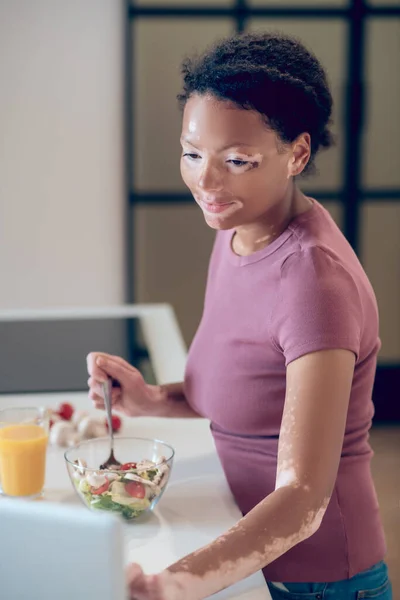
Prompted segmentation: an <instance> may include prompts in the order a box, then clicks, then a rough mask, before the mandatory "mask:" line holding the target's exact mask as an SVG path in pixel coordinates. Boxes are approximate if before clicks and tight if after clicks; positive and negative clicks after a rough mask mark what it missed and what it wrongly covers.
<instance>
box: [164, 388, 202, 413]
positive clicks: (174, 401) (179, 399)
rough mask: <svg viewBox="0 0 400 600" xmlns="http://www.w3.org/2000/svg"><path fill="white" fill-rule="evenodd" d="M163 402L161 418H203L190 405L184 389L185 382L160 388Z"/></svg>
mask: <svg viewBox="0 0 400 600" xmlns="http://www.w3.org/2000/svg"><path fill="white" fill-rule="evenodd" d="M158 388H159V392H160V394H161V397H162V399H163V400H162V401H161V403H160V405H159V407H160V411H159V413H160V414H159V415H157V416H160V417H172V418H189V419H195V418H199V419H200V418H202V417H201V415H199V414H198V413H197V412H195V411H194V410H193V409H192V408H191V407H190V406H189V404H188V402H187V400H186V396H185V392H184V388H183V382H182V381H181V382H179V383H167V384H164V385H160V386H158Z"/></svg>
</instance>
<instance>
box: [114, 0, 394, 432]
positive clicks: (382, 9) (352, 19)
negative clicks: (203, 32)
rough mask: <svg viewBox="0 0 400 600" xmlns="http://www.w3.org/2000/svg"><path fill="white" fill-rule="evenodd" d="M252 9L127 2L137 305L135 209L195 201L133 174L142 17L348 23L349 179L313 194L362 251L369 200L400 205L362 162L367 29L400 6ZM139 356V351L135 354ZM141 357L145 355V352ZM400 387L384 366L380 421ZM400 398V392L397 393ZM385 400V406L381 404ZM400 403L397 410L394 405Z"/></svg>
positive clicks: (239, 25) (130, 279)
mask: <svg viewBox="0 0 400 600" xmlns="http://www.w3.org/2000/svg"><path fill="white" fill-rule="evenodd" d="M265 5H266V6H265V7H253V6H250V4H249V2H248V0H233V2H232V6H222V7H221V6H220V7H218V6H207V7H204V6H201V2H200V0H199V3H198V5H197V6H192V5H188V6H174V5H173V0H171V5H170V6H158V5H153V6H145V5H143V6H137V5H136V4H135V2H134V0H131V1H129V0H126V17H127V29H126V38H127V52H126V65H127V69H126V76H127V80H128V81H127V93H126V106H127V110H126V124H127V140H126V150H127V180H128V184H129V186H131V187H128V191H127V203H128V209H129V213H128V219H127V220H128V221H129V223H128V225H127V236H128V240H127V253H128V256H127V286H128V292H127V299H128V301H129V302H134V301H135V293H134V291H135V290H134V236H133V233H134V232H133V228H134V208H135V206H136V205H138V204H152V203H156V204H168V203H177V202H182V203H186V202H192V197H191V196H190V194H185V193H182V192H180V191H179V192H177V193H172V192H166V193H162V192H160V193H144V192H136V190H135V187H134V183H133V182H134V176H133V172H132V169H133V147H134V144H133V139H132V137H131V136H133V131H134V129H133V118H132V109H133V103H134V94H133V68H134V55H133V35H132V24H133V23H134V22H135V20H136V19H151V18H157V17H158V18H159V17H164V18H166V19H169V18H172V19H179V18H189V17H192V18H197V19H199V18H207V19H219V18H232V19H234V22H235V25H236V31H237V32H243V31H245V29H246V23H247V20H248V19H249V18H257V17H268V18H269V19H271V20H272V19H275V18H280V19H284V18H288V19H290V18H298V19H308V20H311V19H319V20H329V19H338V18H340V19H343V20H344V21H345V22H346V23H347V24H348V39H347V67H346V69H347V70H346V74H345V81H346V85H345V98H344V101H345V123H344V137H345V145H344V153H343V169H342V173H343V181H342V185H341V186H340V187H339V189H337V190H335V191H333V192H331V191H329V192H326V191H323V190H321V191H313V192H312V195H313V196H314V197H315V198H317V199H318V200H322V201H324V202H329V201H332V200H337V201H338V202H340V203H341V206H342V209H343V229H344V233H345V235H346V237H347V239H348V240H349V242H350V244H351V245H352V247H353V248H354V250H355V251H356V252H357V253H358V252H359V250H360V216H361V207H362V204H363V202H365V201H367V200H374V199H375V200H386V201H391V202H400V188H399V189H397V188H395V189H387V188H386V189H378V188H376V189H364V187H363V185H362V163H363V147H362V134H363V127H364V114H365V102H366V97H365V83H364V66H365V30H366V22H367V19H369V18H386V19H387V18H390V17H400V6H398V7H397V6H374V5H372V4H369V3H368V2H367V1H366V0H348V5H347V6H346V7H335V6H323V7H310V6H306V5H305V6H301V7H298V6H296V7H293V6H290V5H288V6H285V7H275V6H274V7H271V6H268V0H265ZM130 339H131V342H132V348H135V344H134V334H132V335H131V338H130ZM133 354H135V352H134V351H133ZM139 354H140V351H139ZM394 386H395V387H397V390H399V389H400V364H395V365H384V364H380V365H378V369H377V377H376V384H375V405H376V420H389V419H396V420H400V405H398V403H393V406H392V405H391V406H390V407H389V408H388V404H387V403H386V404H385V403H384V402H383V400H384V399H385V397H389V396H393V394H394V395H396V392H395V390H394V389H393V387H394ZM397 395H398V391H397ZM381 400H382V403H380V401H381ZM394 404H396V406H395V405H394Z"/></svg>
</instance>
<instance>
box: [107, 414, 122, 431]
mask: <svg viewBox="0 0 400 600" xmlns="http://www.w3.org/2000/svg"><path fill="white" fill-rule="evenodd" d="M105 424H106V428H107V431H108V422H107V419H105ZM112 428H113V431H114V432H117V431H119V430H120V429H121V419H120V418H119V417H117V415H112Z"/></svg>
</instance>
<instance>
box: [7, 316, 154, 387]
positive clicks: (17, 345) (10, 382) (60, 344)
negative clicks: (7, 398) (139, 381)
mask: <svg viewBox="0 0 400 600" xmlns="http://www.w3.org/2000/svg"><path fill="white" fill-rule="evenodd" d="M0 340H1V342H0V394H12V393H25V392H30V393H40V392H64V391H69V392H73V391H79V392H80V391H86V390H87V379H88V373H87V370H86V356H87V354H88V353H89V352H93V351H98V352H107V353H108V354H115V355H118V356H121V357H122V358H124V359H125V360H127V361H128V362H129V363H130V364H133V365H134V366H135V367H137V368H138V369H139V370H140V371H141V372H142V373H143V375H144V377H145V379H146V381H147V382H148V383H154V382H155V377H154V372H153V369H152V365H151V362H150V359H149V356H148V352H147V348H146V346H145V342H144V337H143V334H142V330H141V324H140V318H138V317H130V318H126V317H124V318H122V317H111V318H91V319H85V318H80V319H71V318H69V319H65V320H62V319H54V320H46V321H18V322H0Z"/></svg>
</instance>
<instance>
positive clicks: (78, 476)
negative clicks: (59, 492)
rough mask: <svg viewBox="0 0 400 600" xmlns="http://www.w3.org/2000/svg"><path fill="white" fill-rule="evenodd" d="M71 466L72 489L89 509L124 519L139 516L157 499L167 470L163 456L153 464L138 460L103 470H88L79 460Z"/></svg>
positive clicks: (165, 479)
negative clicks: (72, 468)
mask: <svg viewBox="0 0 400 600" xmlns="http://www.w3.org/2000/svg"><path fill="white" fill-rule="evenodd" d="M74 464H75V468H74V473H73V480H74V483H75V486H76V488H77V491H78V493H79V494H80V495H81V496H83V498H84V500H85V502H86V504H87V505H88V506H89V508H93V509H99V510H108V511H114V512H118V513H120V514H121V515H122V516H123V517H124V518H125V519H127V520H131V519H135V518H136V517H138V516H139V515H141V514H142V513H143V512H145V511H146V510H147V509H148V508H150V506H151V505H152V503H153V502H154V501H155V500H156V499H158V498H159V496H160V495H161V493H162V491H163V488H164V486H165V484H166V483H167V481H168V477H169V471H170V467H169V466H168V464H167V463H166V459H165V457H161V458H160V460H159V461H158V462H157V463H155V462H152V461H150V460H142V461H140V462H138V463H135V462H129V463H125V464H123V465H114V466H113V467H112V468H111V469H110V468H109V469H108V470H104V471H102V470H101V469H99V470H98V471H93V470H88V469H87V464H86V461H84V460H82V459H78V460H76V461H75V463H74Z"/></svg>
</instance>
